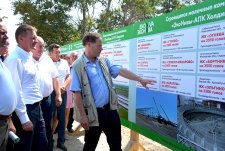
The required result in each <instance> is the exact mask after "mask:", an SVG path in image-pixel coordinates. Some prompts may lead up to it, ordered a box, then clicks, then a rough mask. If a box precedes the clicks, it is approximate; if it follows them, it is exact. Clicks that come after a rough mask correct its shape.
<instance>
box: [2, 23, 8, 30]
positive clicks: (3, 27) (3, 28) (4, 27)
mask: <svg viewBox="0 0 225 151" xmlns="http://www.w3.org/2000/svg"><path fill="white" fill-rule="evenodd" d="M0 29H1V30H4V31H7V28H6V26H5V25H3V24H1V23H0Z"/></svg>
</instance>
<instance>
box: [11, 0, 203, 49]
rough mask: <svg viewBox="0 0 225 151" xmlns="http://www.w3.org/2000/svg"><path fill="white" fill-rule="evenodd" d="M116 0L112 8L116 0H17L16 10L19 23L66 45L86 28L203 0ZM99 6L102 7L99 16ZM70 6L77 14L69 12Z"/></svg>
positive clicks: (102, 28) (107, 27)
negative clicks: (19, 18)
mask: <svg viewBox="0 0 225 151" xmlns="http://www.w3.org/2000/svg"><path fill="white" fill-rule="evenodd" d="M116 1H117V4H116V6H117V7H113V8H112V3H113V2H114V3H115V0H26V1H21V0H14V1H13V6H14V14H20V15H21V16H22V17H21V23H20V24H22V23H23V24H24V23H27V24H31V25H33V26H35V27H36V28H37V29H38V35H40V36H42V37H43V38H44V40H45V41H46V42H47V43H48V44H51V43H53V42H56V43H59V44H61V45H63V44H67V43H71V42H74V41H76V40H78V39H81V38H82V37H83V35H84V34H85V33H86V32H90V31H96V30H97V31H98V32H100V33H101V32H107V31H110V30H114V29H117V28H120V27H124V26H127V25H130V24H133V23H136V22H139V21H142V20H145V19H149V18H152V17H155V16H158V15H161V14H164V13H168V12H171V11H173V10H177V9H180V8H183V7H185V6H186V5H191V4H192V2H190V1H194V3H197V2H199V1H202V0H189V1H188V0H187V2H186V3H184V4H183V3H181V2H180V0H116ZM189 3H190V4H189ZM99 4H100V5H101V6H100V7H99ZM96 5H98V8H96ZM114 6H115V4H114ZM96 9H101V10H102V11H101V13H100V14H99V15H98V16H97V15H96ZM71 10H76V11H77V14H72V15H73V16H71V15H69V12H70V11H71ZM96 16H97V17H96ZM75 17H77V18H76V19H74V18H75Z"/></svg>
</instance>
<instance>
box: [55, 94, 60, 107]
mask: <svg viewBox="0 0 225 151" xmlns="http://www.w3.org/2000/svg"><path fill="white" fill-rule="evenodd" d="M61 104H62V97H61V95H56V97H55V105H56V106H57V107H59V106H60V105H61Z"/></svg>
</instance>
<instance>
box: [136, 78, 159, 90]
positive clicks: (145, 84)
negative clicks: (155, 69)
mask: <svg viewBox="0 0 225 151" xmlns="http://www.w3.org/2000/svg"><path fill="white" fill-rule="evenodd" d="M139 82H140V83H141V85H142V86H143V87H145V88H146V89H148V87H147V84H151V85H153V84H154V83H156V81H155V80H149V79H142V78H141V80H140V81H139Z"/></svg>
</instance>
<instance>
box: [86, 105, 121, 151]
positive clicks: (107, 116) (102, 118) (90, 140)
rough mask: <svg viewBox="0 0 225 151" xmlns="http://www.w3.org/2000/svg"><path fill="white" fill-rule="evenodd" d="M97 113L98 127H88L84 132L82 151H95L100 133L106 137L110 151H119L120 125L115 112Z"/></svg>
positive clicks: (104, 110) (102, 110)
mask: <svg viewBox="0 0 225 151" xmlns="http://www.w3.org/2000/svg"><path fill="white" fill-rule="evenodd" d="M97 111H98V120H99V126H93V127H89V130H88V131H85V137H84V141H85V144H84V148H83V151H95V148H96V146H97V144H98V140H99V137H100V135H101V132H102V131H103V132H104V133H105V135H106V138H107V142H108V144H109V148H110V151H121V150H122V149H121V123H120V118H119V115H118V112H117V110H111V111H110V110H108V109H107V110H106V109H101V110H97Z"/></svg>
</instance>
